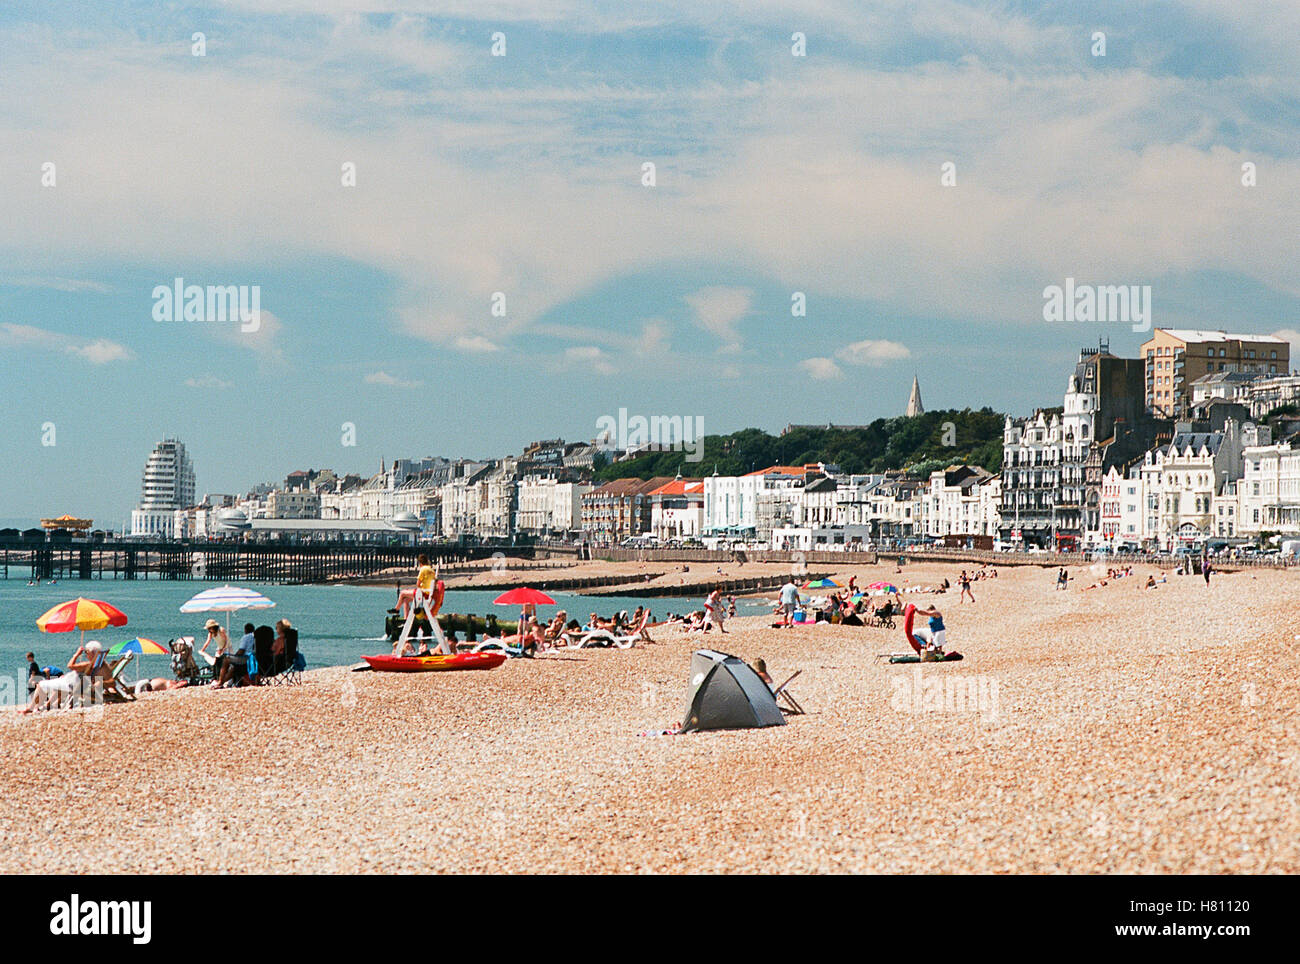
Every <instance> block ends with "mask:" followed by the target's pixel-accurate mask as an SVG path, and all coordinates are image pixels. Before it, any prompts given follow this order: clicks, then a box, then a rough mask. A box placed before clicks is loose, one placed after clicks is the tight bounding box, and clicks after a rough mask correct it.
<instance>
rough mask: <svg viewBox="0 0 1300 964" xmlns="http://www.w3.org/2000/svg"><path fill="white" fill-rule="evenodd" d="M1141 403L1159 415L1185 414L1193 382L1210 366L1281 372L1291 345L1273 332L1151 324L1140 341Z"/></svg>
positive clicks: (1287, 364)
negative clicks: (1142, 369) (1146, 338)
mask: <svg viewBox="0 0 1300 964" xmlns="http://www.w3.org/2000/svg"><path fill="white" fill-rule="evenodd" d="M1142 360H1143V362H1144V363H1145V378H1146V392H1145V398H1146V407H1147V408H1148V409H1149V410H1150V411H1151V412H1152V413H1153V414H1156V415H1159V416H1163V417H1164V418H1176V417H1177V418H1185V417H1186V416H1187V414H1188V411H1189V409H1190V408H1191V405H1192V402H1193V394H1192V385H1193V384H1195V383H1196V381H1197V380H1198V379H1200V378H1202V377H1203V376H1205V375H1208V374H1210V373H1212V372H1251V373H1257V374H1261V375H1269V376H1276V375H1286V374H1287V373H1288V372H1289V371H1290V362H1291V346H1290V343H1289V342H1287V341H1286V340H1285V339H1283V338H1279V337H1278V336H1276V335H1238V334H1231V333H1229V332H1226V331H1202V330H1195V329H1184V328H1156V329H1155V330H1154V331H1152V333H1151V338H1150V340H1149V341H1147V342H1146V343H1145V344H1143V346H1142Z"/></svg>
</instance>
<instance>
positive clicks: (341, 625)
mask: <svg viewBox="0 0 1300 964" xmlns="http://www.w3.org/2000/svg"><path fill="white" fill-rule="evenodd" d="M216 585H220V584H219V583H204V582H189V581H187V582H177V581H171V580H133V581H126V580H114V579H104V580H100V579H67V580H59V581H58V582H57V583H56V584H54V585H50V584H49V583H42V584H41V585H40V586H28V585H27V580H26V579H23V578H16V577H14V576H12V575H11V578H9V579H6V580H0V676H9V677H11V679H13V680H16V681H18V685H16V687H15V690H11V692H13V691H17V692H19V693H22V692H24V691H25V686H26V684H25V679H26V665H27V664H26V661H25V660H24V658H23V657H24V655H25V654H26V653H28V652H33V653H35V654H36V661H37V662H38V663H39V664H40V665H41V666H47V665H53V666H58V667H63V666H65V665H66V664H67V662H68V660H69V659H70V658H71V657H72V654H73V653H74V652H75V650H76V648H77V645H78V643H79V642H80V639H81V634H80V633H79V632H72V633H43V632H41V631H40V630H39V629H37V628H36V620H37V618H38V617H40V616H41V615H42V614H43V613H45V612H46V611H47V610H48V609H50V608H51V607H53V606H56V605H58V604H59V603H61V602H66V601H68V600H69V599H76V598H77V597H78V596H84V597H86V598H87V599H102V600H103V601H104V602H108V603H112V604H113V605H114V606H116V607H117V608H118V609H120V610H122V612H124V613H126V616H127V620H128V622H127V624H126V625H125V626H122V627H120V628H113V627H110V628H108V629H102V630H96V631H93V632H90V631H88V632H87V633H86V639H87V640H90V639H98V640H99V641H100V642H101V643H103V644H104V648H105V649H108V648H110V647H112V646H113V645H115V644H116V643H120V642H123V641H124V640H128V639H132V638H134V637H136V636H143V637H145V638H147V639H153V640H156V641H157V642H159V643H161V644H163V646H164V647H165V646H166V645H167V641H168V640H169V639H173V638H175V637H177V636H193V637H195V638H196V639H197V640H199V641H200V642H202V639H203V636H204V631H203V624H204V623H205V622H206V621H207V620H208V619H209V618H215V619H217V620H220V621H221V622H222V623H223V624H224V623H225V621H226V614H225V613H211V614H193V615H190V614H183V613H181V612H180V607H181V604H182V603H184V602H185V601H186V600H187V599H189V598H190V597H191V596H194V595H195V594H196V593H199V592H202V591H203V590H204V589H210V588H213V586H216ZM240 585H243V586H246V587H248V588H251V589H255V590H257V591H258V592H260V593H262V594H263V595H265V596H266V597H267V598H268V599H270V600H271V601H273V602H274V603H275V608H273V609H261V610H242V611H240V612H234V613H231V614H230V634H231V636H232V637H236V638H237V637H238V635H240V634H241V633H242V630H243V626H244V623H246V622H251V623H253V624H254V625H261V624H262V623H266V624H267V625H273V624H274V623H275V621H276V620H277V619H281V618H285V619H288V620H289V621H290V622H291V623H292V624H293V625H294V626H295V627H297V629H298V640H299V642H298V646H299V649H300V650H301V651H302V653H303V655H304V656H305V657H306V658H307V665H308V668H312V667H321V666H345V665H349V664H352V663H355V662H357V661H358V660H359V659H360V657H361V656H362V654H374V653H383V652H388V651H390V649H391V647H390V645H389V644H388V643H387V642H386V640H385V637H384V619H385V617H386V616H387V615H388V609H389V608H390V607H391V606H393V605H394V603H395V602H396V600H397V592H396V590H394V589H391V588H378V587H368V586H366V587H363V586H278V585H277V586H260V585H256V584H253V583H241V584H240ZM498 595H500V591H499V590H483V589H474V590H460V589H450V590H448V591H447V596H446V599H445V600H444V602H443V606H442V609H443V612H456V613H475V614H476V615H479V616H483V615H486V614H487V613H496V615H497V617H498V618H499V619H515V618H517V617H518V615H519V609H518V607H517V606H493V605H492V600H493V599H494V598H496V597H497V596H498ZM549 595H550V596H551V597H552V598H553V599H554V600H555V601H556V604H557V606H558V607H559V608H562V609H564V610H565V611H566V612H568V613H569V615H570V616H571V617H573V618H576V619H578V620H580V621H583V622H585V621H586V618H587V616H588V614H590V613H592V612H596V613H599V614H601V615H602V616H610V615H612V614H613V613H615V612H617V611H618V610H620V609H626V610H628V611H629V612H630V611H631V610H633V609H635V608H636V607H637V606H648V607H649V608H650V610H651V612H652V613H654V614H655V616H656V618H659V617H661V616H662V615H664V614H667V613H669V612H682V611H684V610H690V609H698V608H700V606H701V605H702V600H700V599H694V598H690V597H682V596H677V597H667V598H665V597H659V598H653V597H649V596H647V597H644V598H641V597H632V596H579V595H575V594H572V593H563V592H558V593H550V594H549ZM554 612H555V607H549V606H543V607H540V609H539V615H540V616H542V617H543V618H545V617H546V615H547V614H548V613H550V614H553V613H554ZM126 675H127V678H128V679H135V678H137V677H138V676H141V675H145V676H170V675H171V661H170V657H168V656H161V655H159V656H143V657H139V656H138V657H136V661H135V663H134V664H133V665H132V666H131V667H129V668H128V670H127V671H126Z"/></svg>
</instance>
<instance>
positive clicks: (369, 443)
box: [0, 0, 1300, 525]
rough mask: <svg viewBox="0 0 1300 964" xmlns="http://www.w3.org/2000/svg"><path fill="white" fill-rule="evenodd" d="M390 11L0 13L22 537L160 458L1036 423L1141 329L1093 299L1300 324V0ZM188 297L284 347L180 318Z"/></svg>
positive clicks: (266, 462) (490, 2)
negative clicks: (345, 171) (908, 412)
mask: <svg viewBox="0 0 1300 964" xmlns="http://www.w3.org/2000/svg"><path fill="white" fill-rule="evenodd" d="M351 6H352V4H349V3H341V2H340V3H335V2H333V0H312V2H307V0H284V2H280V0H265V2H259V3H254V2H252V0H249V2H237V0H232V2H223V3H210V4H203V3H198V4H181V3H121V4H115V5H111V8H110V5H98V4H90V3H76V4H72V3H58V2H30V3H29V2H16V3H15V2H10V3H6V4H5V5H3V6H0V76H2V79H3V83H0V214H2V215H3V216H0V373H2V374H3V382H2V384H3V385H4V388H5V389H6V391H5V402H4V404H5V418H4V420H3V430H0V458H2V459H3V460H4V464H5V465H6V466H8V468H9V471H8V473H7V476H6V482H5V485H4V486H3V488H2V489H0V518H3V519H13V518H24V519H28V518H34V517H39V516H41V515H46V514H55V513H61V512H64V511H71V512H74V513H77V514H83V515H92V516H94V517H95V518H96V519H97V520H101V521H102V522H103V523H104V524H107V525H116V524H118V523H120V521H121V519H122V518H123V517H124V516H125V515H126V514H128V513H129V510H130V507H131V506H132V504H133V503H134V501H135V499H136V497H137V494H138V485H139V475H140V470H141V468H142V466H143V462H144V459H145V457H146V455H147V454H148V451H149V449H150V448H151V447H152V445H153V444H154V442H156V441H157V440H158V439H159V438H160V437H161V436H162V435H163V434H174V435H178V436H179V437H181V438H182V439H184V440H185V441H186V442H187V444H188V445H189V447H190V449H191V452H192V454H193V457H194V459H195V462H196V466H197V470H198V484H199V489H200V492H204V491H211V492H229V491H242V490H244V489H246V488H248V487H249V486H250V485H251V484H253V483H254V482H257V481H260V480H270V479H278V478H282V477H283V476H284V475H285V474H286V473H287V472H288V471H291V470H293V469H295V468H303V467H308V466H330V467H333V468H335V469H336V470H338V471H361V472H368V471H373V470H374V468H376V467H377V466H378V463H379V460H380V459H381V458H389V459H391V458H393V457H394V456H398V455H410V456H415V455H422V454H435V453H436V454H444V455H449V456H458V455H466V456H479V457H482V456H489V455H494V454H502V453H506V452H512V451H518V450H519V449H520V447H521V446H522V445H523V444H524V443H526V442H527V441H529V440H531V439H535V438H541V437H551V436H555V435H562V436H564V437H566V438H590V437H591V436H592V435H594V434H595V425H596V420H597V419H598V418H599V417H600V416H601V415H603V414H606V413H616V412H617V411H618V409H619V408H620V407H625V408H627V409H629V411H630V412H634V413H637V412H639V413H643V414H646V415H650V414H681V415H689V416H695V415H699V416H702V417H703V419H704V425H705V428H706V430H707V431H709V432H725V431H732V430H734V429H738V428H743V427H746V426H751V425H752V426H758V427H762V428H765V429H768V430H772V431H775V430H778V429H780V428H781V427H782V426H783V425H784V424H785V423H787V422H790V421H795V422H819V421H837V422H860V421H867V420H869V419H871V418H875V417H878V416H882V415H891V414H896V413H898V412H899V411H900V410H901V409H902V407H903V405H904V404H905V402H906V398H907V391H908V387H909V385H910V382H911V378H912V375H913V374H914V373H917V374H919V376H920V379H921V385H922V391H923V395H924V397H925V401H926V404H927V405H928V406H930V407H947V406H956V407H960V406H965V405H971V406H981V405H992V406H994V407H997V408H1000V409H1004V410H1008V411H1012V412H1025V411H1028V410H1030V409H1032V408H1033V407H1034V406H1036V405H1044V404H1059V403H1060V395H1061V392H1062V389H1063V387H1064V380H1065V377H1066V374H1067V372H1068V370H1069V366H1070V364H1071V362H1072V360H1073V358H1074V356H1075V354H1076V352H1077V350H1078V348H1079V347H1080V346H1082V345H1089V344H1095V343H1096V340H1097V338H1098V337H1099V336H1105V337H1109V338H1110V340H1111V345H1112V349H1113V350H1117V351H1120V352H1123V353H1135V352H1136V350H1137V346H1138V345H1139V344H1140V342H1141V341H1142V340H1143V336H1140V335H1137V334H1134V333H1132V332H1131V331H1130V330H1129V327H1128V326H1127V325H1122V324H1108V325H1099V324H1080V323H1074V324H1069V323H1056V324H1049V323H1047V322H1044V321H1043V320H1042V291H1043V288H1044V287H1045V286H1047V285H1051V284H1061V283H1063V281H1064V279H1065V278H1066V277H1073V278H1075V279H1077V280H1080V281H1091V282H1094V283H1098V284H1125V283H1128V284H1150V285H1152V288H1153V300H1154V321H1155V323H1156V324H1157V325H1162V326H1165V327H1206V328H1235V329H1246V330H1252V331H1261V332H1279V331H1280V332H1286V333H1287V337H1291V338H1292V339H1293V340H1296V341H1300V335H1297V334H1296V330H1297V329H1300V320H1298V319H1297V317H1296V315H1297V307H1298V306H1300V284H1298V283H1297V278H1298V277H1300V272H1297V267H1296V266H1297V263H1300V259H1298V258H1297V255H1298V254H1300V252H1298V251H1297V247H1300V244H1298V242H1297V238H1298V236H1300V232H1298V231H1297V229H1296V225H1297V224H1300V200H1298V199H1300V162H1298V161H1297V158H1300V150H1297V148H1298V147H1300V136H1298V134H1300V130H1298V129H1300V80H1298V79H1297V78H1300V52H1297V49H1296V47H1295V44H1294V38H1295V37H1296V36H1298V35H1300V8H1298V7H1297V5H1296V4H1294V3H1290V2H1265V0H1242V2H1237V3H1232V4H1227V3H1211V2H1181V3H1172V2H1170V3H1151V4H1132V3H1088V2H1082V3H1070V4H1060V3H1046V4H1037V3H962V2H955V0H938V2H932V0H908V2H901V0H900V2H882V3H873V4H869V5H864V4H860V3H854V2H844V3H840V2H835V0H810V2H803V3H801V2H786V3H769V2H765V0H747V2H714V3H710V4H698V3H685V2H671V0H670V2H664V3H656V4H633V3H579V2H576V0H575V2H529V3H516V2H501V0H478V2H469V0H463V2H457V0H452V2H442V3H437V4H429V3H408V4H403V5H402V6H401V7H400V8H399V9H394V10H392V11H390V12H384V8H383V7H382V5H376V6H374V7H373V8H372V9H374V10H375V11H376V12H371V13H367V14H356V13H353V12H351ZM864 7H865V8H866V9H862V8H864ZM498 31H499V32H501V33H504V34H505V38H506V55H505V56H504V57H493V56H491V46H492V35H493V34H494V33H495V32H498ZM796 31H799V32H801V33H803V34H805V36H806V44H807V56H806V57H802V58H799V57H793V56H791V50H790V46H791V35H792V34H793V33H794V32H796ZM1096 31H1103V32H1105V34H1106V55H1105V56H1104V57H1094V56H1093V55H1092V53H1091V50H1092V47H1093V40H1092V37H1093V34H1094V32H1096ZM195 32H202V33H204V34H205V37H206V45H207V48H206V56H204V57H195V56H192V54H191V36H192V34H193V33H195ZM647 161H650V162H653V163H654V164H655V165H656V175H657V183H656V185H655V186H654V187H652V188H651V187H645V186H643V185H642V183H641V174H642V164H643V163H645V162H647ZM945 161H952V162H953V163H955V164H956V170H957V183H956V186H954V187H944V186H942V185H941V184H940V166H941V165H942V164H943V163H944V162H945ZM1247 161H1250V162H1253V163H1255V164H1256V165H1257V169H1258V184H1257V185H1256V186H1255V187H1251V188H1245V187H1243V186H1242V185H1241V182H1240V179H1241V165H1242V164H1243V163H1244V162H1247ZM46 162H53V163H54V164H55V165H56V167H55V172H56V184H55V185H54V186H53V187H44V186H42V184H41V176H42V165H43V164H45V163H46ZM345 162H352V163H354V164H355V165H356V169H357V184H356V186H355V187H343V186H342V185H341V183H340V177H341V166H342V165H343V164H344V163H345ZM178 276H179V277H183V278H185V279H186V280H187V282H190V283H196V284H222V285H225V284H247V285H253V284H256V285H259V286H260V288H261V303H262V308H263V313H264V314H263V321H264V324H263V326H262V330H261V331H259V332H257V333H256V334H255V335H252V336H249V335H246V334H241V333H240V332H239V331H238V326H237V325H235V324H230V323H220V322H164V323H159V322H155V321H154V320H153V318H152V316H151V309H152V300H151V292H152V290H153V288H154V286H156V285H160V284H161V285H167V284H170V283H171V282H172V279H174V278H175V277H178ZM795 291H801V292H804V293H805V295H806V298H807V305H808V310H807V315H806V317H792V316H791V313H790V299H791V293H792V292H795ZM495 292H502V293H504V295H505V298H506V315H505V317H504V318H502V317H494V316H493V315H492V313H491V311H490V305H491V301H492V297H493V294H494V293H495ZM50 422H52V423H53V424H54V425H55V429H56V444H55V445H54V446H45V445H42V444H41V441H42V426H43V425H45V424H46V423H50ZM344 422H351V423H354V424H355V425H356V437H357V444H356V445H355V446H354V447H344V446H342V445H341V444H340V442H341V425H342V424H343V423H344Z"/></svg>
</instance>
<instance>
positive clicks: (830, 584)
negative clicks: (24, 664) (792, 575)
mask: <svg viewBox="0 0 1300 964" xmlns="http://www.w3.org/2000/svg"><path fill="white" fill-rule="evenodd" d="M804 588H805V589H843V588H844V586H843V585H841V584H840V583H838V582H836V581H835V580H834V579H829V578H828V579H818V580H817V581H816V582H809V583H805V584H804Z"/></svg>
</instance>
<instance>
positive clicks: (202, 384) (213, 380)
mask: <svg viewBox="0 0 1300 964" xmlns="http://www.w3.org/2000/svg"><path fill="white" fill-rule="evenodd" d="M185 386H186V387H187V388H203V389H209V388H210V389H223V388H230V387H231V384H230V382H228V381H226V380H225V379H222V378H218V377H217V376H216V375H200V376H199V377H198V378H187V379H185Z"/></svg>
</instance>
